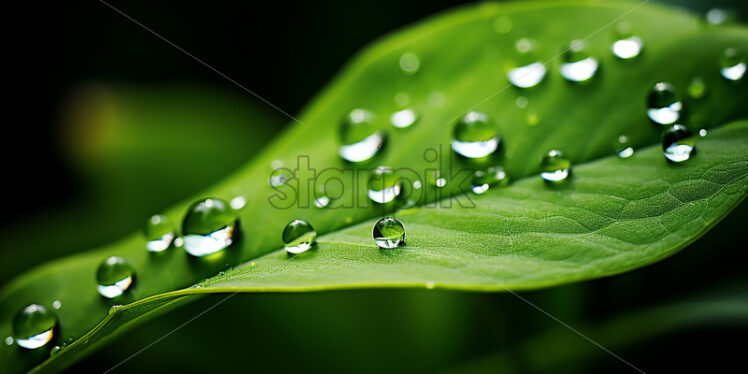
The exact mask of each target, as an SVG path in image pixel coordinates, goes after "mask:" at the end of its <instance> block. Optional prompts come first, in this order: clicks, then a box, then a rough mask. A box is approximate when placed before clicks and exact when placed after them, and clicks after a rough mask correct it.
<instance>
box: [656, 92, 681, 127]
mask: <svg viewBox="0 0 748 374" xmlns="http://www.w3.org/2000/svg"><path fill="white" fill-rule="evenodd" d="M682 109H683V103H682V102H681V100H680V98H679V97H678V95H677V94H676V93H675V89H674V88H673V86H672V85H671V84H670V83H665V82H658V83H656V84H655V85H654V87H653V88H652V91H651V92H650V93H649V96H648V97H647V116H648V117H649V119H651V120H652V121H653V122H655V123H659V124H661V125H669V124H671V123H675V121H677V120H678V119H679V118H680V113H681V110H682Z"/></svg>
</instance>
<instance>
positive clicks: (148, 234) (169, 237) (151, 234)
mask: <svg viewBox="0 0 748 374" xmlns="http://www.w3.org/2000/svg"><path fill="white" fill-rule="evenodd" d="M174 236H175V235H174V228H173V226H172V224H171V222H170V221H169V218H167V217H166V216H164V215H161V214H156V215H153V216H151V218H149V219H148V222H146V225H145V239H146V240H148V242H147V243H146V244H145V247H146V249H148V250H149V251H151V252H161V251H165V250H166V249H167V248H169V247H170V246H171V243H172V241H173V240H174Z"/></svg>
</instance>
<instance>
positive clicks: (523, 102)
mask: <svg viewBox="0 0 748 374" xmlns="http://www.w3.org/2000/svg"><path fill="white" fill-rule="evenodd" d="M514 105H516V106H517V108H520V109H524V108H527V98H526V97H524V96H517V98H516V99H515V100H514Z"/></svg>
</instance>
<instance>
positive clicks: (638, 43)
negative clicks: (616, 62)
mask: <svg viewBox="0 0 748 374" xmlns="http://www.w3.org/2000/svg"><path fill="white" fill-rule="evenodd" d="M615 38H616V40H615V41H614V42H613V45H612V46H611V47H610V50H611V51H612V52H613V54H614V55H615V56H616V57H618V58H620V59H622V60H630V59H633V58H635V57H636V56H639V54H641V51H642V47H643V46H644V43H643V42H642V40H641V38H639V37H638V36H635V35H633V33H632V32H631V24H629V23H628V22H620V23H618V25H617V26H616V28H615Z"/></svg>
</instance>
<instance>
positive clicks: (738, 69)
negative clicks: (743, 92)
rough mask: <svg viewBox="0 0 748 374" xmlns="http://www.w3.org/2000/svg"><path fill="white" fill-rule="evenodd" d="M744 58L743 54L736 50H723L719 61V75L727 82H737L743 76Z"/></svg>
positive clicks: (731, 48)
mask: <svg viewBox="0 0 748 374" xmlns="http://www.w3.org/2000/svg"><path fill="white" fill-rule="evenodd" d="M745 69H746V58H745V54H743V53H741V52H740V51H738V49H737V48H734V47H730V48H727V49H725V52H724V53H723V54H722V57H721V58H720V59H719V73H720V74H721V75H722V77H723V78H725V79H727V80H728V81H733V82H734V81H739V80H741V79H743V77H744V76H745Z"/></svg>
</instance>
